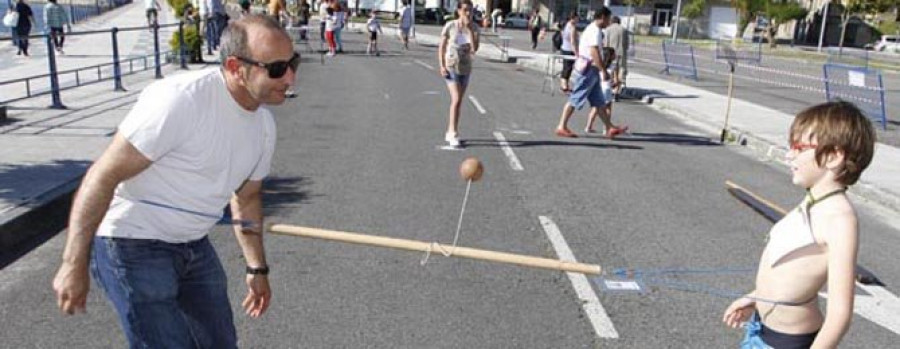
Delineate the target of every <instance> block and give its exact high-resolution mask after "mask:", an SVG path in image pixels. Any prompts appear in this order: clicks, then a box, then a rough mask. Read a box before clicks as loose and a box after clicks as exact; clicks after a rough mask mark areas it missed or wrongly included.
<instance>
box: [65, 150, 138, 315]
mask: <svg viewBox="0 0 900 349" xmlns="http://www.w3.org/2000/svg"><path fill="white" fill-rule="evenodd" d="M151 163H152V162H151V161H150V160H149V159H147V158H146V157H145V156H144V155H143V154H141V153H140V152H139V151H138V150H137V149H135V148H134V146H132V145H131V143H129V142H128V141H127V140H126V139H125V138H124V137H122V136H121V135H119V134H116V135H115V137H113V141H112V143H111V144H110V145H109V147H107V148H106V151H104V152H103V155H101V156H100V158H99V159H97V161H96V162H95V163H94V164H93V165H92V166H91V168H90V169H88V172H87V174H86V175H85V176H84V180H83V181H82V182H81V187H80V188H79V189H78V193H77V194H76V195H75V200H74V201H73V203H72V212H71V214H70V216H69V232H68V236H67V239H66V247H65V250H64V251H63V256H62V259H63V262H62V265H61V266H60V268H59V271H58V272H57V273H56V277H55V278H54V279H53V289H54V290H55V291H56V297H57V305H58V306H59V308H60V310H62V311H63V312H64V313H67V314H74V313H75V312H76V311H79V310H84V307H85V301H86V299H87V293H88V287H89V281H88V259H89V258H90V255H91V241H92V240H93V238H94V234H95V233H96V231H97V227H98V226H100V222H101V221H102V220H103V216H104V215H106V210H107V209H109V203H110V202H111V201H112V197H113V194H114V193H115V189H116V186H117V185H119V183H121V182H122V181H125V180H126V179H128V178H131V177H133V176H135V175H137V174H138V173H140V172H141V171H143V170H145V169H146V168H147V167H149V166H150V164H151Z"/></svg>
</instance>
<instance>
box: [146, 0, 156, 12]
mask: <svg viewBox="0 0 900 349" xmlns="http://www.w3.org/2000/svg"><path fill="white" fill-rule="evenodd" d="M156 1H157V0H144V8H145V9H148V10H150V9H154V10H158V9H159V4H158V3H156Z"/></svg>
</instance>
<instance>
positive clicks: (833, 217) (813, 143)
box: [722, 101, 876, 348]
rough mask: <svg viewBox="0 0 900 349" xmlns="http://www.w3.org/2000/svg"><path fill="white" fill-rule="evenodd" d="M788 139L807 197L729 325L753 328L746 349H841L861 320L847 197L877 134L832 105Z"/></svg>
mask: <svg viewBox="0 0 900 349" xmlns="http://www.w3.org/2000/svg"><path fill="white" fill-rule="evenodd" d="M788 140H789V142H790V150H789V151H788V153H787V155H786V160H787V162H788V163H789V165H790V168H791V175H792V178H791V180H792V182H793V184H794V185H796V186H798V187H801V188H803V189H806V195H805V197H804V198H803V200H801V202H800V204H799V205H797V207H796V208H795V209H793V210H791V211H790V212H789V213H787V214H786V215H784V217H783V218H782V219H781V220H780V221H778V223H776V224H775V225H774V226H773V227H772V230H771V231H769V235H768V237H767V238H766V247H765V248H764V249H763V251H762V256H761V257H760V262H759V267H758V268H757V272H756V288H755V289H754V290H753V291H750V293H748V294H746V295H745V296H743V297H741V298H739V299H737V300H735V301H734V302H732V303H731V305H729V306H728V308H727V309H726V310H725V312H724V314H723V315H722V321H723V322H724V323H725V325H727V326H729V327H732V328H738V327H741V326H743V327H745V330H744V340H743V341H742V342H741V345H740V346H741V348H771V347H774V348H837V347H838V345H839V344H840V342H841V338H843V337H844V335H845V334H846V333H847V330H848V329H849V328H850V322H851V321H852V320H853V308H854V307H853V302H854V297H855V289H856V268H857V267H856V265H857V255H858V253H859V238H860V236H859V235H860V234H859V217H858V215H857V213H856V210H855V209H854V208H853V204H852V203H851V202H850V198H849V197H848V196H847V194H846V191H847V188H848V187H849V186H851V185H853V184H855V183H856V182H857V180H859V177H860V176H862V174H863V171H865V169H866V167H868V166H869V164H870V163H871V161H872V157H873V154H874V151H875V141H876V134H875V128H874V127H873V126H872V123H871V122H870V121H869V119H868V118H867V117H866V116H865V114H863V112H862V111H860V110H859V108H857V107H856V106H854V105H853V104H851V103H848V102H842V101H839V102H827V103H822V104H819V105H816V106H812V107H810V108H807V109H806V110H803V111H801V112H800V113H799V114H797V116H796V117H795V118H794V121H793V123H792V124H791V127H790V131H789V132H788ZM825 286H827V289H828V302H827V303H828V304H827V305H826V306H825V307H824V308H825V310H826V311H825V313H824V314H823V312H822V310H821V309H822V308H823V307H822V306H820V305H819V292H821V291H822V289H823V287H825ZM745 323H746V325H745Z"/></svg>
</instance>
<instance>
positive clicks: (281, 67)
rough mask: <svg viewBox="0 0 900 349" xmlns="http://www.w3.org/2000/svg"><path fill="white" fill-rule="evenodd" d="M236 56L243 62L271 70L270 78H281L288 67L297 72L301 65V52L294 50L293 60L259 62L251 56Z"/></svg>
mask: <svg viewBox="0 0 900 349" xmlns="http://www.w3.org/2000/svg"><path fill="white" fill-rule="evenodd" d="M234 58H237V59H238V60H240V61H241V62H244V63H247V64H252V65H255V66H257V67H260V68H263V69H265V70H266V71H267V72H269V78H270V79H280V78H281V77H282V76H284V73H287V70H288V68H291V71H293V72H295V73H296V72H297V67H298V66H299V65H300V54H299V53H297V52H294V56H293V57H291V60H289V61H275V62H272V63H262V62H257V61H254V60H252V59H250V58H246V57H241V56H234Z"/></svg>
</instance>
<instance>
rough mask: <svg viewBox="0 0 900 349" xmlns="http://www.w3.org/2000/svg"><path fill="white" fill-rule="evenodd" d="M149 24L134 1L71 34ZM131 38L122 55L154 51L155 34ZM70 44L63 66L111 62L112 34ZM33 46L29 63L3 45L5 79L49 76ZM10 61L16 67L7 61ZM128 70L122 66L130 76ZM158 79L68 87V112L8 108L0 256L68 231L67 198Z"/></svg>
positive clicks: (0, 152) (174, 70)
mask: <svg viewBox="0 0 900 349" xmlns="http://www.w3.org/2000/svg"><path fill="white" fill-rule="evenodd" d="M166 22H174V15H172V14H171V13H170V12H169V11H162V12H161V13H160V23H166ZM145 25H146V17H145V16H144V8H143V3H134V4H130V5H126V6H123V7H121V8H119V9H116V10H114V11H110V12H107V13H105V14H103V15H101V16H99V17H97V18H95V19H93V20H90V21H86V22H85V23H81V24H79V25H78V26H76V27H73V30H76V31H81V30H96V29H106V28H109V27H112V26H118V27H138V26H145ZM132 33H134V35H131V36H130V37H129V36H123V40H122V41H120V42H119V49H120V50H121V52H122V56H123V57H124V56H127V55H132V54H145V53H147V52H151V53H152V52H153V41H152V35H150V33H149V31H136V32H132ZM166 38H168V36H166ZM69 40H70V39H67V43H66V47H67V49H66V55H65V56H63V57H60V60H61V61H62V62H65V61H66V60H70V61H72V62H70V64H73V65H74V66H84V65H90V64H99V63H104V62H109V61H111V59H110V58H109V57H111V52H112V51H111V48H110V36H109V35H85V36H76V37H72V38H71V41H69ZM160 41H161V43H160V46H161V50H162V49H163V48H162V47H163V45H165V46H164V47H166V48H167V47H168V39H165V40H164V39H163V38H162V35H161V38H160ZM70 45H71V46H70ZM34 48H35V50H34V54H33V55H32V57H30V58H25V59H21V58H20V59H16V58H15V56H14V55H15V52H14V51H9V50H8V49H6V48H0V56H2V57H0V67H2V68H0V80H9V79H13V78H16V77H21V76H33V75H40V74H46V73H47V63H46V56H45V55H46V45H35V47H34ZM74 56H78V57H74ZM82 56H83V57H82ZM208 58H213V57H208ZM11 59H12V60H14V62H15V63H16V64H15V65H8V64H6V63H4V60H6V61H9V60H11ZM91 61H99V62H97V63H90V62H91ZM205 67H206V66H205V65H191V66H190V67H189V70H180V69H179V67H178V65H177V64H166V65H163V66H162V73H163V76H172V75H177V74H180V73H182V72H187V71H191V70H197V69H202V68H205ZM127 69H128V67H127V66H123V70H124V71H127ZM154 76H155V74H154V70H153V68H150V69H149V70H146V71H141V72H137V73H135V74H132V75H125V76H123V77H122V79H123V86H124V88H125V89H126V90H127V91H124V92H117V91H114V83H113V81H112V80H108V81H102V82H99V83H94V84H90V85H85V86H81V87H77V88H73V89H69V90H64V91H62V92H61V99H62V102H63V104H65V105H66V106H67V107H68V109H65V110H57V109H49V108H47V107H48V106H49V105H50V104H51V101H50V100H51V98H50V96H49V95H47V96H41V97H35V98H29V99H24V100H21V101H18V102H14V103H10V104H9V105H7V106H8V107H9V110H8V118H9V119H8V120H7V121H5V122H2V123H0V257H3V255H4V254H5V253H6V252H9V251H11V247H12V246H15V245H19V244H21V243H26V242H28V241H29V240H30V239H32V238H34V237H36V236H40V235H44V234H48V233H50V231H52V232H53V233H55V232H58V231H59V229H60V227H62V226H64V223H65V219H66V217H65V216H67V214H68V212H67V207H68V201H69V200H70V199H71V196H72V194H73V193H74V191H75V189H77V186H78V185H79V183H80V181H81V178H82V176H83V175H84V173H85V171H86V170H87V168H88V167H89V166H90V164H91V163H92V162H93V161H94V160H95V159H96V158H97V157H99V155H100V153H101V152H102V151H103V149H105V148H106V146H107V144H108V143H109V141H110V136H111V135H113V134H114V133H115V131H116V128H117V126H118V124H119V122H120V121H121V120H122V118H124V117H125V115H126V114H127V113H128V111H129V110H130V109H131V107H132V105H133V104H134V102H135V101H136V100H137V98H138V96H139V94H140V93H141V90H143V88H144V87H146V86H147V85H149V84H151V83H153V82H154V81H156V79H154ZM7 88H10V87H8V86H7V87H3V88H2V90H0V94H3V93H6V92H5V90H6V89H7ZM54 229H55V230H54ZM2 262H3V261H2V260H0V267H2V265H3V264H2Z"/></svg>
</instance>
